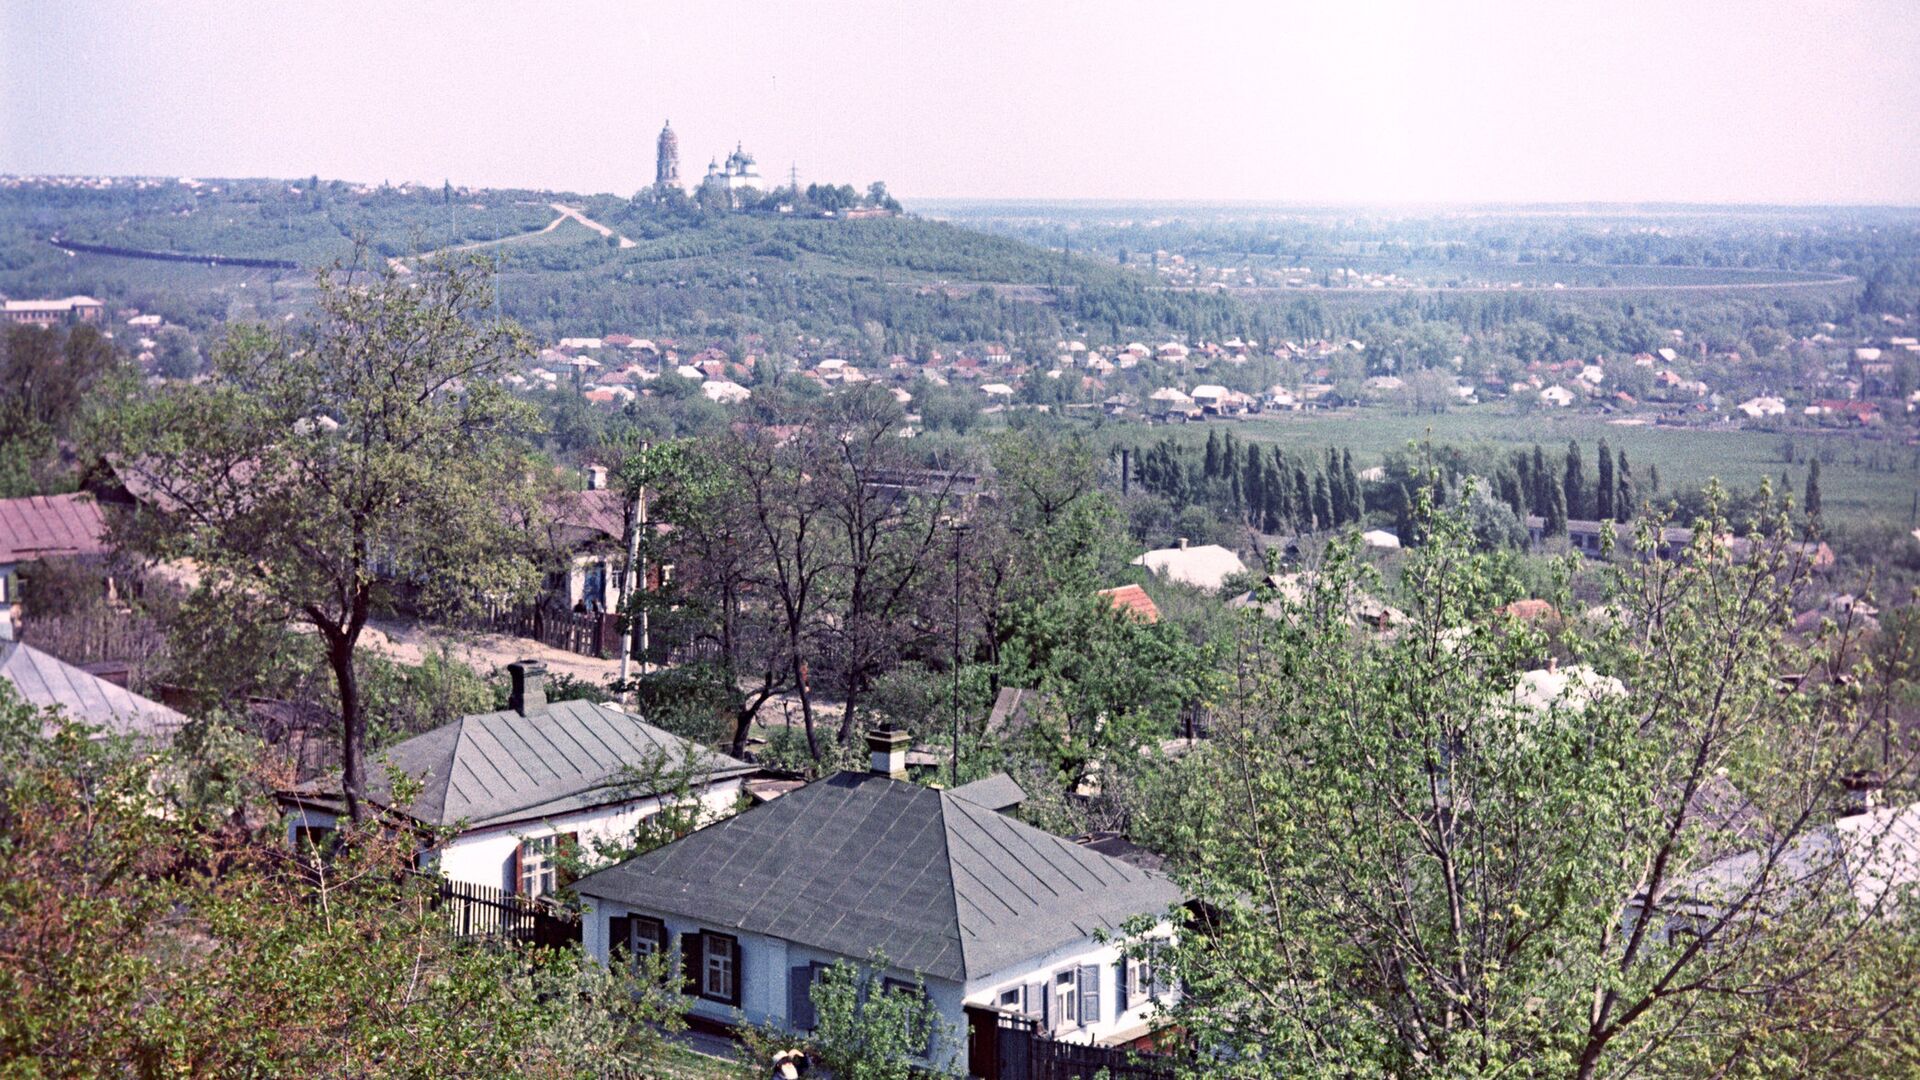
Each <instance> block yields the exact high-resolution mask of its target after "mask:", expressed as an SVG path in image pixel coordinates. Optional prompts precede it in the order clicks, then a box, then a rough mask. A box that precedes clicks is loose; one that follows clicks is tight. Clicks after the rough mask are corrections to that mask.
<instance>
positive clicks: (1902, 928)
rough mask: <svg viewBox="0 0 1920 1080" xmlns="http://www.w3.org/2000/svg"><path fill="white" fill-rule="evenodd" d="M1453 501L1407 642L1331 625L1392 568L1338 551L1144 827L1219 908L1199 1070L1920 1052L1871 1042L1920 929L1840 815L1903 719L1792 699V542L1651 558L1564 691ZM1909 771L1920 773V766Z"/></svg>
mask: <svg viewBox="0 0 1920 1080" xmlns="http://www.w3.org/2000/svg"><path fill="white" fill-rule="evenodd" d="M1422 514H1423V517H1424V521H1423V527H1424V528H1425V530H1426V532H1427V534H1428V539H1427V542H1426V543H1425V544H1424V545H1423V546H1421V547H1419V548H1417V549H1415V550H1414V551H1413V552H1410V553H1409V556H1408V559H1407V562H1406V568H1405V577H1404V579H1403V581H1402V582H1401V595H1403V596H1405V597H1407V598H1408V604H1409V606H1408V610H1407V615H1408V619H1409V621H1408V622H1407V624H1406V625H1404V626H1402V627H1400V628H1399V629H1398V630H1397V632H1396V633H1395V634H1392V635H1371V634H1369V635H1355V634H1353V633H1352V632H1351V631H1350V629H1349V628H1347V627H1346V626H1344V625H1342V623H1341V621H1340V620H1332V619H1323V618H1315V617H1313V613H1314V612H1316V611H1325V610H1329V609H1330V608H1334V606H1335V605H1337V604H1339V603H1340V602H1341V598H1342V597H1344V596H1346V595H1348V594H1349V593H1350V591H1351V590H1352V589H1353V588H1355V587H1359V586H1372V585H1373V584H1374V582H1373V572H1372V571H1371V569H1370V568H1369V567H1368V566H1367V565H1366V564H1365V562H1364V561H1363V560H1362V559H1361V557H1360V552H1359V550H1358V546H1357V544H1352V543H1350V542H1342V543H1336V544H1335V545H1334V546H1333V547H1332V549H1331V550H1330V551H1329V553H1328V555H1327V557H1326V560H1325V564H1324V566H1323V568H1322V571H1321V572H1320V574H1318V575H1317V577H1316V578H1315V580H1314V581H1313V582H1312V592H1311V595H1308V596H1304V597H1301V598H1300V599H1299V600H1298V601H1297V602H1290V603H1291V608H1292V609H1291V612H1290V614H1289V615H1288V616H1287V617H1282V618H1278V619H1259V620H1252V621H1250V622H1249V624H1248V625H1247V626H1246V627H1245V628H1244V629H1243V630H1242V635H1241V641H1240V642H1239V643H1238V646H1237V655H1238V656H1239V657H1241V658H1242V659H1241V664H1242V670H1243V671H1244V672H1246V673H1247V676H1246V678H1245V681H1244V682H1242V683H1241V684H1240V689H1239V690H1238V691H1237V692H1236V693H1235V694H1234V695H1233V696H1232V697H1231V698H1229V699H1228V700H1226V701H1224V702H1222V703H1221V707H1219V708H1217V709H1216V710H1215V713H1214V718H1215V722H1214V726H1213V736H1212V738H1211V739H1209V740H1208V742H1207V744H1206V745H1205V747H1203V748H1202V749H1201V750H1199V751H1197V752H1195V753H1193V754H1189V755H1188V756H1186V757H1185V758H1183V759H1182V760H1181V761H1180V762H1179V763H1177V764H1176V765H1175V766H1173V767H1172V768H1171V769H1170V771H1169V773H1168V775H1167V777H1166V778H1165V786H1164V791H1162V792H1161V801H1159V802H1158V803H1155V804H1152V805H1153V807H1154V809H1153V811H1152V813H1151V814H1149V817H1150V818H1151V821H1150V822H1145V823H1143V830H1142V831H1144V832H1147V833H1149V834H1151V836H1152V838H1153V839H1154V840H1155V841H1156V842H1158V843H1159V844H1161V845H1163V846H1165V847H1166V849H1167V850H1173V851H1179V852H1181V853H1182V858H1181V860H1180V861H1179V863H1178V864H1177V869H1176V871H1175V873H1176V876H1177V877H1178V878H1179V879H1180V881H1181V883H1182V885H1183V886H1184V887H1185V889H1186V890H1187V892H1188V893H1189V894H1190V896H1191V897H1192V898H1193V899H1194V900H1195V901H1197V902H1199V903H1200V904H1202V905H1204V909H1205V910H1206V911H1207V912H1208V916H1207V921H1206V929H1205V932H1203V933H1188V934H1186V935H1184V936H1183V937H1182V938H1181V939H1180V941H1179V944H1178V945H1177V947H1176V949H1175V951H1174V952H1173V954H1172V955H1171V956H1170V957H1169V959H1170V960H1171V962H1172V964H1173V967H1174V971H1175V973H1176V974H1177V976H1178V980H1179V983H1180V985H1181V990H1182V996H1181V999H1180V1001H1179V1002H1178V1003H1177V1004H1176V1005H1175V1006H1174V1007H1173V1009H1172V1012H1171V1016H1170V1017H1169V1019H1170V1020H1171V1021H1172V1022H1173V1023H1174V1024H1176V1025H1178V1026H1179V1027H1180V1028H1181V1029H1182V1030H1183V1031H1184V1032H1185V1033H1186V1034H1187V1035H1188V1036H1189V1039H1190V1042H1189V1045H1191V1046H1193V1047H1195V1048H1197V1051H1198V1053H1199V1058H1198V1060H1197V1062H1196V1063H1195V1067H1194V1069H1193V1071H1194V1072H1195V1073H1197V1074H1199V1075H1220V1076H1233V1077H1236V1078H1246V1077H1264V1076H1276V1077H1278V1076H1288V1077H1294V1076H1327V1077H1335V1076H1338V1077H1351V1076H1378V1077H1387V1076H1394V1077H1460V1076H1493V1075H1500V1076H1526V1077H1543V1078H1544V1077H1580V1078H1586V1077H1597V1076H1622V1077H1634V1076H1695V1075H1751V1076H1756V1077H1757V1076H1766V1075H1809V1074H1812V1075H1854V1073H1852V1072H1839V1073H1836V1072H1834V1071H1833V1070H1834V1069H1835V1068H1836V1064H1835V1063H1836V1062H1846V1063H1848V1064H1850V1065H1853V1066H1856V1067H1857V1066H1859V1065H1861V1064H1862V1063H1865V1064H1866V1072H1865V1074H1868V1075H1907V1074H1909V1073H1911V1072H1912V1071H1913V1070H1914V1069H1915V1068H1916V1067H1920V1050H1916V1048H1915V1046H1914V1045H1913V1043H1912V1041H1911V1040H1905V1039H1866V1040H1864V1041H1866V1042H1870V1043H1873V1044H1874V1045H1873V1046H1871V1047H1870V1048H1866V1049H1864V1050H1863V1049H1862V1048H1860V1047H1859V1046H1858V1045H1857V1044H1858V1043H1860V1042H1862V1041H1863V1040H1862V1039H1861V1038H1860V1037H1859V1033H1860V1032H1862V1031H1865V1030H1868V1029H1872V1030H1883V1028H1882V1026H1881V1025H1883V1024H1892V1025H1894V1027H1896V1028H1899V1027H1902V1026H1904V1025H1908V1024H1911V1023H1913V1022H1914V1021H1915V1019H1920V1011H1917V1010H1920V993H1917V992H1916V988H1915V987H1914V986H1913V985H1912V981H1911V978H1910V977H1909V976H1901V975H1898V974H1895V971H1896V969H1897V968H1898V967H1899V965H1901V964H1903V963H1910V962H1911V960H1912V957H1913V956H1914V955H1915V951H1914V950H1915V946H1916V943H1920V937H1917V936H1916V933H1917V932H1920V920H1916V919H1915V918H1914V917H1913V915H1912V912H1911V911H1910V910H1908V909H1904V908H1902V909H1899V910H1894V909H1890V908H1888V907H1887V906H1885V904H1884V902H1883V901H1875V900H1871V899H1869V900H1867V901H1866V902H1865V904H1864V905H1863V903H1862V899H1861V898H1860V897H1859V896H1858V894H1856V893H1855V891H1854V887H1853V884H1852V882H1853V880H1854V879H1853V878H1852V877H1850V876H1849V875H1847V874H1843V873H1839V872H1837V870H1838V866H1837V864H1836V862H1835V846H1834V845H1833V843H1832V838H1833V837H1834V835H1836V834H1834V833H1830V832H1828V831H1827V824H1826V823H1827V822H1829V821H1831V820H1832V816H1831V815H1832V810H1831V807H1832V806H1833V802H1834V800H1835V799H1836V798H1838V797H1839V795H1840V792H1841V780H1842V778H1843V777H1844V776H1846V775H1849V773H1850V770H1852V769H1855V768H1857V767H1858V763H1859V762H1860V761H1861V760H1863V755H1869V754H1873V753H1874V752H1875V751H1876V750H1877V748H1878V742H1877V738H1876V736H1877V733H1878V732H1879V730H1880V728H1879V725H1878V723H1877V721H1876V719H1875V716H1876V710H1877V708H1878V706H1877V705H1875V704H1873V703H1871V702H1867V701H1863V700H1861V698H1860V695H1857V694H1854V693H1852V692H1847V691H1838V692H1833V693H1828V692H1826V691H1818V692H1812V693H1806V694H1792V695H1783V694H1781V693H1780V692H1779V689H1778V684H1777V681H1776V676H1777V673H1778V672H1779V671H1780V670H1782V665H1783V664H1792V663H1794V660H1793V659H1792V658H1793V657H1794V656H1795V655H1796V650H1797V648H1798V646H1797V645H1796V644H1795V643H1794V642H1793V641H1792V640H1791V639H1790V638H1789V637H1788V635H1787V616H1788V615H1789V614H1790V613H1791V612H1792V610H1793V607H1792V604H1791V596H1792V594H1793V590H1794V589H1796V588H1797V587H1799V586H1798V583H1797V582H1796V581H1795V580H1793V578H1794V573H1793V571H1792V569H1791V568H1792V565H1793V555H1792V552H1791V549H1790V548H1788V547H1786V546H1785V545H1784V544H1782V543H1779V542H1764V541H1763V542H1761V545H1760V547H1759V548H1758V549H1757V550H1756V554H1755V557H1754V558H1752V559H1750V560H1749V561H1747V562H1744V563H1739V564H1735V563H1730V562H1729V561H1728V560H1726V559H1725V558H1724V557H1722V554H1721V550H1720V547H1719V544H1718V541H1717V539H1716V537H1717V536H1718V535H1719V534H1720V532H1721V528H1722V523H1721V522H1719V521H1710V522H1709V523H1708V524H1707V525H1706V527H1703V528H1701V529H1700V530H1698V531H1697V533H1696V536H1697V539H1696V541H1695V543H1694V544H1693V545H1692V547H1691V548H1690V549H1688V551H1686V552H1685V553H1684V554H1682V555H1681V556H1680V557H1678V558H1675V559H1649V560H1629V561H1626V562H1623V563H1622V564H1620V565H1619V566H1618V567H1617V568H1616V569H1615V570H1614V571H1612V575H1613V576H1611V577H1610V579H1609V586H1608V593H1609V599H1610V601H1611V602H1612V603H1613V604H1615V605H1618V609H1619V610H1620V612H1621V615H1620V617H1619V618H1618V619H1617V620H1614V621H1609V622H1606V623H1603V624H1601V625H1599V626H1596V627H1594V628H1593V630H1592V633H1591V636H1590V637H1588V638H1587V639H1586V640H1584V641H1580V642H1577V643H1572V644H1574V647H1575V648H1576V649H1577V650H1578V655H1577V659H1579V660H1581V661H1583V662H1584V663H1585V664H1588V665H1592V666H1591V667H1573V668H1568V667H1562V668H1560V669H1559V674H1560V675H1561V676H1562V677H1563V678H1564V680H1565V682H1564V685H1565V686H1566V689H1565V690H1560V691H1554V690H1551V689H1548V690H1546V691H1545V692H1542V691H1541V689H1540V688H1541V687H1543V686H1544V687H1549V688H1550V687H1552V686H1553V685H1555V684H1554V683H1553V682H1551V681H1548V682H1544V683H1543V682H1541V681H1540V676H1539V673H1537V668H1538V666H1539V664H1540V659H1539V658H1540V657H1541V656H1542V655H1543V653H1544V652H1545V650H1546V648H1547V642H1546V640H1545V638H1544V637H1543V636H1542V635H1541V633H1540V632H1539V631H1538V630H1536V629H1535V628H1533V627H1531V626H1529V625H1528V624H1526V623H1523V622H1521V621H1519V620H1514V619H1488V618H1487V617H1486V613H1487V612H1488V611H1490V610H1493V609H1494V608H1496V607H1498V606H1499V605H1501V604H1503V603H1505V602H1507V600H1508V599H1509V598H1510V597H1511V595H1512V594H1511V592H1510V590H1509V586H1508V585H1506V584H1505V582H1506V581H1507V579H1508V577H1509V575H1508V570H1507V562H1508V560H1509V559H1510V556H1508V555H1506V554H1504V553H1500V552H1485V551H1483V552H1476V551H1475V550H1474V546H1473V544H1472V542H1471V538H1470V536H1469V534H1468V525H1467V522H1466V521H1465V520H1464V519H1463V518H1462V517H1461V516H1459V515H1456V514H1451V513H1438V514H1436V513H1432V512H1431V511H1429V510H1425V509H1424V508H1423V510H1422ZM1651 527H1652V526H1651V525H1650V524H1649V525H1647V526H1644V528H1647V529H1650V528H1651ZM1335 609H1337V608H1335ZM1656 615H1657V617H1656ZM1530 671H1535V672H1536V674H1531V675H1530V674H1529V672H1530ZM1616 678H1617V679H1618V682H1613V681H1610V680H1612V679H1616ZM1888 768H1889V769H1890V770H1892V771H1893V772H1894V773H1897V779H1896V777H1895V776H1891V775H1890V776H1889V777H1888V779H1889V780H1890V781H1892V782H1894V783H1895V784H1896V786H1897V785H1899V784H1904V783H1906V782H1907V781H1908V780H1909V779H1910V778H1911V776H1912V763H1911V758H1909V757H1906V756H1897V757H1895V758H1894V759H1893V760H1892V761H1891V763H1890V764H1889V765H1888ZM1746 800H1751V806H1747V805H1746ZM1749 814H1750V815H1753V816H1752V817H1749V816H1746V815H1749ZM1893 820H1894V819H1893V818H1892V817H1891V816H1882V817H1880V818H1870V819H1867V820H1866V821H1865V822H1863V825H1865V826H1866V827H1867V828H1869V830H1871V829H1874V828H1878V829H1881V830H1884V829H1885V828H1887V825H1888V824H1890V823H1891V822H1892V821H1893ZM1876 822H1879V823H1880V824H1874V823H1876ZM1789 853H1791V854H1789ZM1858 854H1859V853H1858V852H1857V851H1856V853H1855V857H1858ZM1707 867H1713V868H1714V870H1713V871H1712V872H1711V873H1708V872H1706V871H1705V868H1707ZM1816 1017H1817V1018H1818V1019H1815V1018H1816ZM1896 1017H1898V1018H1901V1019H1898V1020H1896V1019H1894V1018H1896ZM1859 1025H1866V1027H1861V1026H1859Z"/></svg>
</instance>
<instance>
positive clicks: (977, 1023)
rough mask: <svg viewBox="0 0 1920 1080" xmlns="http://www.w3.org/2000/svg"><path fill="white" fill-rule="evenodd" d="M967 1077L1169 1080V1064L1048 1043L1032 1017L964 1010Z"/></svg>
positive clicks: (1116, 1050) (1129, 1053) (1117, 1051)
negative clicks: (965, 1016)
mask: <svg viewBox="0 0 1920 1080" xmlns="http://www.w3.org/2000/svg"><path fill="white" fill-rule="evenodd" d="M966 1012H967V1058H968V1062H967V1071H968V1072H969V1073H970V1074H971V1075H973V1076H978V1077H981V1078H983V1080H1096V1078H1097V1077H1102V1076H1104V1077H1107V1078H1109V1080H1173V1077H1174V1075H1175V1069H1174V1063H1173V1060H1172V1059H1171V1058H1169V1057H1167V1056H1165V1055H1163V1054H1149V1053H1143V1052H1141V1051H1138V1050H1127V1049H1123V1048H1121V1047H1115V1046H1087V1045H1084V1044H1082V1043H1068V1042H1059V1041H1057V1040H1054V1039H1051V1038H1048V1037H1047V1035H1046V1033H1045V1032H1043V1031H1041V1030H1040V1029H1039V1025H1038V1024H1037V1023H1035V1022H1034V1020H1033V1019H1032V1018H1031V1017H1025V1016H1017V1015H1015V1014H1013V1013H1006V1012H1001V1011H999V1010H997V1009H989V1008H984V1007H981V1006H974V1005H969V1006H967V1010H966Z"/></svg>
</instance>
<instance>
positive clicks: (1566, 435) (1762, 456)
mask: <svg viewBox="0 0 1920 1080" xmlns="http://www.w3.org/2000/svg"><path fill="white" fill-rule="evenodd" d="M1109 430H1112V431H1114V434H1112V435H1111V436H1110V437H1111V439H1112V441H1113V442H1114V443H1116V444H1146V443H1152V442H1155V441H1158V440H1160V439H1163V438H1173V439H1176V440H1178V441H1181V442H1203V441H1205V439H1206V437H1207V432H1208V431H1225V430H1230V431H1232V432H1233V433H1234V434H1235V436H1236V437H1238V438H1242V439H1251V440H1254V441H1257V442H1262V443H1273V444H1277V445H1279V446H1280V447H1282V448H1284V449H1286V450H1289V451H1294V452H1298V453H1315V454H1317V453H1322V452H1324V451H1325V449H1326V448H1327V447H1328V446H1337V447H1343V448H1347V449H1351V450H1352V451H1353V456H1354V465H1355V467H1356V468H1361V469H1365V468H1368V467H1370V466H1373V465H1378V464H1381V463H1382V462H1383V461H1384V460H1385V459H1386V455H1387V454H1388V453H1389V452H1390V451H1393V450H1398V449H1402V448H1404V447H1406V446H1407V445H1408V444H1409V443H1418V442H1421V441H1424V440H1426V439H1429V438H1430V439H1431V440H1432V441H1433V443H1434V444H1435V445H1436V446H1445V445H1454V446H1472V445H1491V446H1495V447H1502V448H1511V449H1520V448H1523V447H1531V446H1532V445H1533V444H1534V443H1540V444H1541V445H1543V446H1545V447H1546V448H1547V450H1548V452H1549V453H1554V454H1557V453H1558V452H1559V451H1560V450H1563V449H1564V448H1565V446H1566V444H1567V441H1568V440H1569V439H1578V440H1579V441H1580V443H1581V445H1582V446H1583V448H1584V449H1585V451H1586V454H1587V467H1588V468H1589V469H1592V468H1593V462H1594V460H1595V455H1594V453H1593V448H1594V446H1595V445H1596V444H1597V443H1598V442H1599V440H1601V439H1605V440H1607V443H1608V445H1610V446H1612V447H1613V448H1615V449H1617V450H1625V451H1626V452H1627V457H1628V460H1629V461H1631V462H1632V465H1633V471H1634V475H1635V477H1637V478H1638V479H1639V481H1640V483H1641V484H1642V485H1643V490H1644V485H1645V484H1646V482H1647V477H1648V471H1649V467H1650V466H1657V467H1658V468H1659V470H1660V484H1661V490H1662V491H1663V492H1664V491H1669V490H1672V489H1674V488H1677V487H1692V486H1695V485H1699V484H1704V483H1706V481H1707V480H1709V479H1715V478H1717V479H1719V480H1720V481H1721V482H1722V483H1725V484H1729V485H1734V486H1738V487H1743V488H1750V487H1753V486H1754V485H1756V484H1758V483H1759V482H1760V481H1761V479H1763V478H1768V477H1770V478H1772V479H1773V480H1774V482H1775V483H1776V484H1778V482H1779V478H1780V474H1781V472H1782V471H1783V470H1784V471H1785V472H1786V473H1787V474H1788V476H1789V478H1790V482H1791V483H1792V485H1793V490H1794V494H1795V497H1796V498H1798V496H1799V493H1800V489H1801V485H1803V484H1804V483H1805V482H1806V471H1807V466H1806V462H1805V455H1806V454H1807V453H1809V452H1812V451H1815V450H1818V451H1820V452H1821V453H1822V456H1823V461H1822V463H1821V476H1820V488H1821V495H1822V500H1823V502H1824V503H1825V513H1826V516H1827V517H1828V519H1829V520H1832V521H1836V522H1839V521H1845V522H1851V523H1859V524H1867V523H1892V524H1903V523H1906V522H1907V520H1908V517H1909V515H1910V512H1911V510H1912V505H1913V498H1914V493H1915V491H1916V490H1917V489H1920V469H1917V468H1916V462H1917V461H1920V456H1916V452H1915V451H1914V450H1913V449H1912V448H1908V447H1904V446H1902V445H1900V444H1898V443H1896V442H1892V441H1890V440H1872V439H1869V438H1868V437H1865V436H1861V435H1852V434H1848V433H1844V432H1834V433H1821V432H1815V431H1813V430H1812V429H1807V430H1802V431H1799V432H1795V433H1794V434H1793V436H1792V437H1793V440H1794V443H1795V445H1796V447H1797V448H1798V452H1799V455H1800V457H1801V461H1800V463H1798V464H1795V465H1788V464H1787V463H1786V462H1785V461H1784V460H1783V458H1782V455H1781V444H1782V440H1783V438H1784V437H1785V436H1784V435H1783V434H1782V433H1775V432H1765V431H1745V430H1733V429H1727V430H1699V429H1681V428H1665V427H1652V426H1635V425H1623V424H1612V423H1608V422H1607V421H1606V420H1604V419H1602V418H1599V417H1594V416H1578V415H1574V416H1568V415H1553V414H1545V413H1525V414H1516V413H1514V412H1511V411H1509V410H1508V409H1507V407H1506V406H1501V405H1484V406H1479V407H1474V408H1467V409H1458V410H1454V411H1452V412H1447V413H1442V414H1438V415H1423V416H1409V415H1405V414H1401V413H1396V412H1392V411H1389V410H1385V409H1335V410H1328V411H1324V412H1300V413H1284V414H1279V415H1277V416H1263V417H1252V418H1247V419H1243V420H1240V421H1238V422H1222V421H1215V422H1212V423H1208V424H1189V425H1184V426H1180V425H1176V426H1171V427H1153V428H1120V429H1109ZM1829 452H1830V456H1829ZM1875 457H1877V458H1879V459H1880V460H1881V461H1882V462H1883V463H1884V462H1885V461H1886V460H1888V459H1889V458H1891V459H1892V460H1894V461H1897V462H1900V463H1901V464H1900V466H1899V467H1898V468H1897V469H1896V471H1893V472H1887V471H1885V470H1884V468H1883V469H1881V470H1877V471H1876V470H1873V469H1870V468H1869V467H1868V462H1869V461H1870V460H1871V459H1873V458H1875ZM1906 527H1911V525H1908V526H1906Z"/></svg>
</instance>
